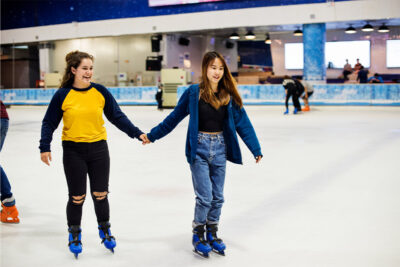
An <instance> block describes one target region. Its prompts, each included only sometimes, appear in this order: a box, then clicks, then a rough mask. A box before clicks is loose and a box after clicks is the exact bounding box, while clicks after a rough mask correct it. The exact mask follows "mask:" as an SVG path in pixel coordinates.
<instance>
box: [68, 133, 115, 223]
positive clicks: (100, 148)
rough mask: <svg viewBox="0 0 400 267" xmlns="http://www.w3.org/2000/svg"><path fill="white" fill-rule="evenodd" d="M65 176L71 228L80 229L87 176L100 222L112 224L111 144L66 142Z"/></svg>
mask: <svg viewBox="0 0 400 267" xmlns="http://www.w3.org/2000/svg"><path fill="white" fill-rule="evenodd" d="M62 146H63V163H64V172H65V176H66V178H67V184H68V196H69V197H68V204H67V221H68V226H71V225H80V224H81V219H82V206H83V203H84V201H85V197H86V187H87V176H88V175H89V182H90V192H91V196H92V199H93V202H94V209H95V212H96V217H97V221H98V222H104V221H109V219H110V206H109V203H108V198H107V194H108V181H109V175H110V155H109V152H108V146H107V142H106V141H105V140H101V141H98V142H93V143H77V142H72V141H63V142H62Z"/></svg>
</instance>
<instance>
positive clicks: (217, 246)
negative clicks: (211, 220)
mask: <svg viewBox="0 0 400 267" xmlns="http://www.w3.org/2000/svg"><path fill="white" fill-rule="evenodd" d="M217 231H218V226H217V225H216V224H210V225H207V242H208V243H209V244H210V246H211V248H212V250H213V251H214V252H215V253H217V254H219V255H222V256H225V249H226V245H225V243H224V242H223V241H222V239H221V238H218V237H217Z"/></svg>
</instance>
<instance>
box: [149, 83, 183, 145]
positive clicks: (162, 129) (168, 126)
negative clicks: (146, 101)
mask: <svg viewBox="0 0 400 267" xmlns="http://www.w3.org/2000/svg"><path fill="white" fill-rule="evenodd" d="M188 105H189V88H188V89H186V90H185V92H183V94H182V96H181V98H180V99H179V101H178V104H177V105H176V107H175V109H174V110H173V111H172V112H171V113H170V114H169V115H168V116H167V117H166V118H165V119H164V120H163V121H162V122H161V123H160V124H159V125H157V126H156V127H154V128H153V129H151V131H150V133H149V134H147V138H148V139H149V140H150V141H151V142H154V141H155V140H157V139H160V138H162V137H164V136H166V135H167V134H169V133H170V132H171V131H172V130H173V129H174V128H175V127H176V125H178V123H179V122H181V121H182V120H183V119H184V118H185V117H186V116H187V115H188V114H189V108H188Z"/></svg>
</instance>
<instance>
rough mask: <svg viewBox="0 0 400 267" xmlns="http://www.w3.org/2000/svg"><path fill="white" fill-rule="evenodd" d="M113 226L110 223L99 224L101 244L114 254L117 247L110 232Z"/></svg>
mask: <svg viewBox="0 0 400 267" xmlns="http://www.w3.org/2000/svg"><path fill="white" fill-rule="evenodd" d="M110 227H111V224H110V223H109V222H100V223H99V236H100V238H101V243H102V244H104V246H105V247H106V248H107V249H109V250H111V252H112V253H114V248H115V246H116V245H117V243H116V242H115V237H113V236H112V235H111V231H110Z"/></svg>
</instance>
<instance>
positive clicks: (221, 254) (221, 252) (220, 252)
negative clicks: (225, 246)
mask: <svg viewBox="0 0 400 267" xmlns="http://www.w3.org/2000/svg"><path fill="white" fill-rule="evenodd" d="M212 251H213V252H214V253H215V254H218V255H220V256H225V251H224V250H222V251H218V250H216V249H213V250H212Z"/></svg>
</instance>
